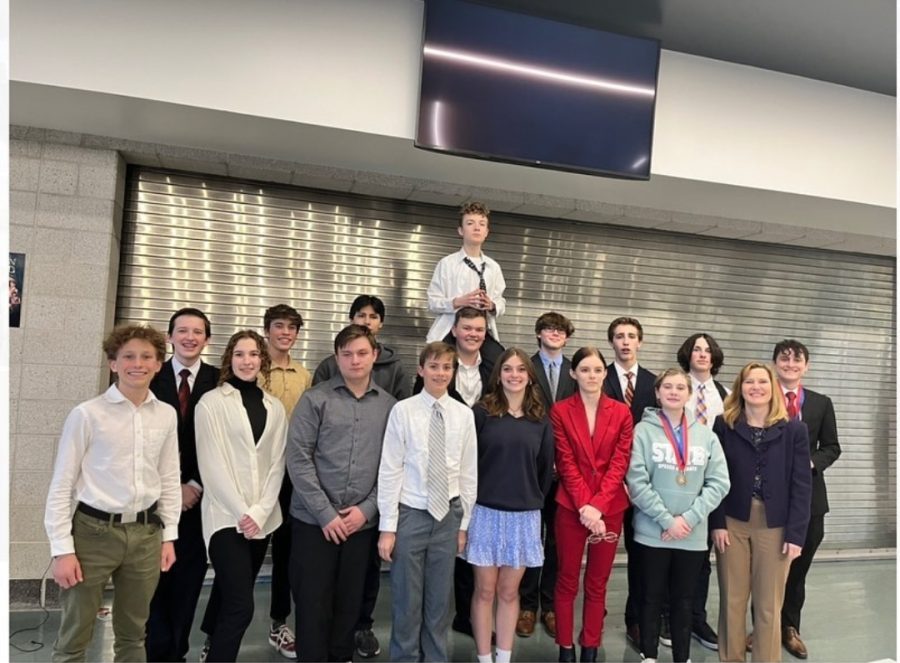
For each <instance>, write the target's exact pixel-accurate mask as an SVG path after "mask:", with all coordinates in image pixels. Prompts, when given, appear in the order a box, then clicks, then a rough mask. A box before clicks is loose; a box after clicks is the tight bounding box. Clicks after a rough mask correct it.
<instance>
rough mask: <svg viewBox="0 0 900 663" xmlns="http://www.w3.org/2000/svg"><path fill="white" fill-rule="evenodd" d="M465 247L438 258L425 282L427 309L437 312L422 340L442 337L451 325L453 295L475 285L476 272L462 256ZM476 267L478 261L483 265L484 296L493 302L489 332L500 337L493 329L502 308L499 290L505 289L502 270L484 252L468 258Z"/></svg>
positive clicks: (464, 291)
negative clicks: (478, 255)
mask: <svg viewBox="0 0 900 663" xmlns="http://www.w3.org/2000/svg"><path fill="white" fill-rule="evenodd" d="M466 255H467V254H466V251H465V249H460V250H459V251H457V252H456V253H451V254H450V255H449V256H445V257H444V258H441V260H440V262H438V264H437V266H436V267H435V268H434V274H433V275H432V277H431V283H430V284H429V285H428V310H429V311H431V312H432V313H435V314H437V317H435V319H434V322H433V323H432V325H431V329H429V330H428V335H427V336H426V337H425V340H426V342H428V343H430V342H431V341H443V340H444V337H445V336H446V335H447V333H448V332H449V331H450V329H451V328H452V327H453V319H454V317H456V309H455V308H453V299H454V297H459V296H460V295H464V294H466V293H467V292H472V291H473V290H477V289H478V274H476V273H475V270H474V269H472V268H471V267H469V266H468V265H466V263H465V262H463V260H464V259H465V258H466ZM469 259H470V260H471V261H472V262H473V263H475V266H476V267H478V268H479V269H480V268H481V265H482V263H484V264H485V268H484V285H485V286H486V291H487V294H488V297H490V298H491V301H492V302H494V308H495V311H494V312H493V313H488V315H487V324H488V330H489V331H490V332H491V336H493V337H494V339H496V340H498V341H499V340H500V336H499V335H498V333H497V318H498V317H499V316H501V315H503V313H504V312H505V311H506V300H505V299H503V291H504V290H506V281H505V280H504V279H503V272H502V271H501V270H500V265H498V264H497V261H496V260H493V259H492V258H488V257H487V256H486V255H485V254H484V253H482V254H481V257H480V258H469Z"/></svg>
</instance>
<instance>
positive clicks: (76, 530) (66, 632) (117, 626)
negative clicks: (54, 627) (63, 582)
mask: <svg viewBox="0 0 900 663" xmlns="http://www.w3.org/2000/svg"><path fill="white" fill-rule="evenodd" d="M72 535H73V536H74V538H75V554H76V555H77V556H78V561H79V563H80V564H81V572H82V575H83V576H84V580H83V581H82V582H80V583H78V584H77V585H75V586H74V587H71V588H70V589H64V590H62V591H61V592H60V595H59V602H60V606H61V607H62V617H61V619H60V625H59V635H58V636H57V640H56V643H55V644H54V646H53V661H54V662H62V661H84V660H85V652H86V650H87V648H88V646H89V645H90V644H91V638H92V636H93V634H94V624H95V623H96V620H97V610H99V608H100V603H101V601H102V600H103V588H104V587H105V586H106V581H107V580H109V578H110V577H112V580H113V586H114V594H113V610H112V626H113V634H114V635H115V642H114V644H113V653H114V656H115V660H116V661H141V662H143V661H146V660H147V655H146V652H145V650H144V637H145V635H146V628H147V617H148V616H149V614H150V599H151V598H153V592H155V591H156V584H157V583H158V582H159V567H160V553H161V545H162V531H161V529H160V527H159V525H156V524H152V523H151V524H148V525H144V524H141V523H128V524H125V525H122V524H115V525H113V524H110V523H108V522H106V521H104V520H101V519H98V518H94V517H93V516H88V515H86V514H84V513H81V512H76V513H75V517H74V518H73V519H72Z"/></svg>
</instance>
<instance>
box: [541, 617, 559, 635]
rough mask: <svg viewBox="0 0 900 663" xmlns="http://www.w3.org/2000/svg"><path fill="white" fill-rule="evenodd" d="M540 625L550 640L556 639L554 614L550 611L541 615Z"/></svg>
mask: <svg viewBox="0 0 900 663" xmlns="http://www.w3.org/2000/svg"><path fill="white" fill-rule="evenodd" d="M541 624H543V625H544V628H545V629H547V635H549V636H550V637H551V638H555V637H556V613H555V612H553V611H552V610H548V611H547V612H542V613H541Z"/></svg>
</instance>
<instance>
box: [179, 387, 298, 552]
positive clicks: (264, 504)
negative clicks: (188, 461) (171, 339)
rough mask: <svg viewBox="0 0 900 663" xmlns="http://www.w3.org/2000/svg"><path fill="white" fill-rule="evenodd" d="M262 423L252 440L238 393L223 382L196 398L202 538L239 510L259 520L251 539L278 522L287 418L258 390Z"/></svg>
mask: <svg viewBox="0 0 900 663" xmlns="http://www.w3.org/2000/svg"><path fill="white" fill-rule="evenodd" d="M263 405H264V406H265V408H266V427H265V429H264V430H263V434H262V436H261V437H260V439H259V444H256V443H255V442H254V441H253V431H252V429H251V428H250V418H249V417H248V416H247V412H246V410H245V409H244V404H243V402H242V400H241V394H240V392H239V391H238V390H237V389H235V388H234V387H232V386H231V385H230V384H228V383H227V382H226V383H225V384H222V385H220V386H219V387H217V388H216V389H213V390H212V391H209V392H207V393H206V394H204V395H203V398H201V399H200V402H199V403H197V409H196V410H195V413H194V422H195V427H196V438H197V462H198V464H199V466H200V476H201V477H202V479H203V502H202V505H201V516H202V519H203V539H204V540H205V542H206V546H207V549H208V548H209V540H210V539H211V538H212V535H213V534H215V533H216V532H218V531H219V530H220V529H225V528H226V527H234V528H235V530H237V531H239V528H238V521H239V520H240V519H241V517H242V516H243V515H244V514H247V515H249V516H250V517H251V518H252V519H253V521H254V522H255V523H256V524H257V525H259V529H260V531H259V534H257V535H256V537H254V538H257V539H262V538H264V537H266V536H267V535H269V534H271V533H272V532H274V531H275V530H276V529H277V528H278V526H279V525H280V524H281V508H280V505H279V503H278V494H279V492H280V491H281V482H282V480H283V478H284V448H285V441H286V437H287V417H286V416H285V413H284V406H283V405H282V404H281V402H280V401H279V400H278V399H276V398H275V397H274V396H272V395H271V394H269V393H267V392H265V391H264V392H263Z"/></svg>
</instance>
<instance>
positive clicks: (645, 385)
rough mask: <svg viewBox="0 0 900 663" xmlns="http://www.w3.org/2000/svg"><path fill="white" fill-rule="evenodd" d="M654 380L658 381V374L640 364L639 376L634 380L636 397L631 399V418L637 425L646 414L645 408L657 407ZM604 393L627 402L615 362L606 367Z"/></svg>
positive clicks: (621, 401)
mask: <svg viewBox="0 0 900 663" xmlns="http://www.w3.org/2000/svg"><path fill="white" fill-rule="evenodd" d="M654 382H656V375H654V374H653V373H651V372H650V371H648V370H647V369H646V368H644V367H643V366H641V365H640V364H638V373H637V378H636V379H635V381H634V398H633V399H632V400H631V418H632V420H633V422H634V423H635V425H636V424H637V423H638V422H640V420H641V417H643V416H644V408H646V407H656V391H655V390H654V389H653V383H654ZM603 393H605V394H606V395H607V396H609V397H610V398H615V399H616V400H617V401H619V402H620V403H624V402H625V394H623V393H622V385H620V384H619V374H618V373H616V366H615V364H610V365H609V366H607V367H606V379H605V380H604V381H603Z"/></svg>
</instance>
